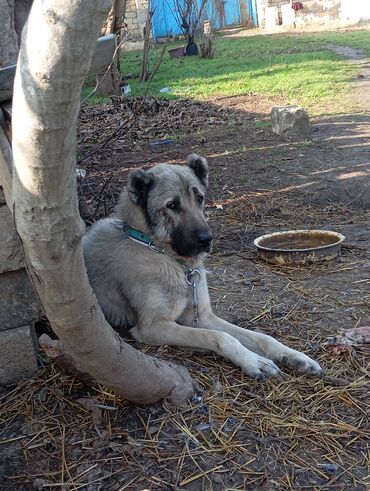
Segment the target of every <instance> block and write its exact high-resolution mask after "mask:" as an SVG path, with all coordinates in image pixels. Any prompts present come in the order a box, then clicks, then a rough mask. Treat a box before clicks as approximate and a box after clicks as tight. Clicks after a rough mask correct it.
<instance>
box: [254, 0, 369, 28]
mask: <svg viewBox="0 0 370 491" xmlns="http://www.w3.org/2000/svg"><path fill="white" fill-rule="evenodd" d="M301 1H302V4H303V9H302V10H299V11H297V12H294V11H293V12H292V11H291V10H292V9H291V8H290V1H289V0H257V7H258V17H259V27H262V28H264V27H267V28H271V27H274V26H275V25H279V24H285V23H287V24H293V22H294V23H295V24H296V25H315V24H316V25H317V24H321V25H322V24H327V23H342V24H355V23H358V22H360V21H366V20H370V0H301ZM284 12H285V15H284ZM286 14H287V15H286ZM275 19H276V22H275Z"/></svg>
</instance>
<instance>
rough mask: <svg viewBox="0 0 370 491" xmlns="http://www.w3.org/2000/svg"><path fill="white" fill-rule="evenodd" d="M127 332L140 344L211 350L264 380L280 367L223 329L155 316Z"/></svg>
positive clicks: (276, 372) (275, 373)
mask: <svg viewBox="0 0 370 491" xmlns="http://www.w3.org/2000/svg"><path fill="white" fill-rule="evenodd" d="M130 332H131V334H132V336H133V337H134V338H135V339H136V340H137V341H140V342H143V343H148V344H153V345H157V346H159V345H162V344H168V345H170V346H183V347H187V348H198V349H199V348H201V349H203V350H206V351H213V352H214V353H217V354H218V355H220V356H223V357H224V358H227V359H228V360H230V361H231V362H233V363H234V364H235V365H237V366H238V367H240V368H241V369H242V370H243V372H244V373H246V374H247V375H249V376H250V377H254V378H262V379H264V378H267V377H271V376H274V375H278V374H279V373H280V370H279V368H278V367H277V366H276V365H275V364H274V363H273V362H272V361H271V360H268V359H266V358H264V357H262V356H260V355H259V354H257V353H254V352H252V351H250V350H249V349H247V348H246V347H244V346H243V345H242V344H241V343H240V342H239V341H238V340H237V339H236V338H235V337H233V336H230V335H229V334H228V333H226V332H223V331H222V330H220V331H212V330H208V329H194V328H192V327H187V326H182V325H180V324H177V323H176V322H172V321H168V320H163V319H158V320H157V321H154V322H153V323H151V324H150V325H149V324H147V325H138V326H135V327H133V328H132V329H131V331H130Z"/></svg>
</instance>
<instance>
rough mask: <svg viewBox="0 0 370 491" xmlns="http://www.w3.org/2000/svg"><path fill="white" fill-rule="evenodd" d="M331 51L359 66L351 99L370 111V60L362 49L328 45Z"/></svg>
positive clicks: (360, 107)
mask: <svg viewBox="0 0 370 491" xmlns="http://www.w3.org/2000/svg"><path fill="white" fill-rule="evenodd" d="M328 48H329V49H330V50H331V51H334V53H336V54H337V55H340V56H343V57H344V58H347V59H348V60H349V61H350V62H351V63H353V64H354V65H356V66H357V67H358V68H359V71H360V72H359V74H358V76H357V79H356V80H355V81H354V82H353V83H352V86H353V91H352V94H351V99H352V100H353V102H354V104H356V106H357V107H358V108H359V110H362V111H367V112H369V111H370V60H369V58H367V56H366V55H365V53H364V52H363V51H362V50H359V49H355V48H350V47H348V46H336V45H328Z"/></svg>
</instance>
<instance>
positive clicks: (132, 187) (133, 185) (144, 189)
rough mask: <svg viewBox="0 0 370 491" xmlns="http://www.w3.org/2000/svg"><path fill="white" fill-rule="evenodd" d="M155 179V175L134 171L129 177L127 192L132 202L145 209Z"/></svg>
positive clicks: (139, 170)
mask: <svg viewBox="0 0 370 491" xmlns="http://www.w3.org/2000/svg"><path fill="white" fill-rule="evenodd" d="M154 183H155V178H154V176H153V174H149V173H148V172H145V171H144V170H142V169H138V170H135V171H132V172H131V173H130V175H129V177H128V184H127V190H128V192H129V196H130V198H131V200H132V201H133V202H134V203H136V204H138V205H140V206H143V207H145V205H146V202H147V198H148V193H149V191H150V190H151V189H153V187H154Z"/></svg>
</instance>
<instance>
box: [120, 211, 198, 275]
mask: <svg viewBox="0 0 370 491" xmlns="http://www.w3.org/2000/svg"><path fill="white" fill-rule="evenodd" d="M114 226H115V227H116V228H118V229H119V230H122V232H123V238H124V239H131V240H133V241H134V242H138V243H139V244H142V245H145V246H147V247H149V249H150V250H152V251H154V252H158V253H159V254H167V251H166V249H165V248H164V247H158V246H156V245H155V244H154V242H153V240H152V238H151V237H150V235H147V234H144V233H143V232H141V231H140V230H137V229H136V228H133V227H130V225H129V224H128V223H125V222H121V221H119V222H118V221H117V223H114ZM167 255H168V254H167ZM176 262H177V263H179V264H181V266H184V267H186V269H189V270H191V269H192V268H188V267H187V265H186V262H185V261H184V260H183V259H176Z"/></svg>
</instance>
